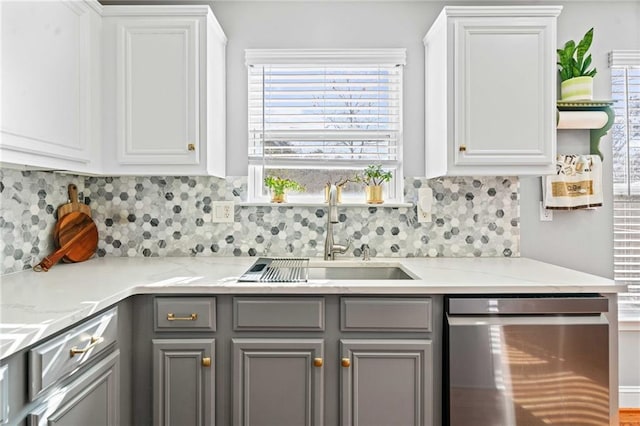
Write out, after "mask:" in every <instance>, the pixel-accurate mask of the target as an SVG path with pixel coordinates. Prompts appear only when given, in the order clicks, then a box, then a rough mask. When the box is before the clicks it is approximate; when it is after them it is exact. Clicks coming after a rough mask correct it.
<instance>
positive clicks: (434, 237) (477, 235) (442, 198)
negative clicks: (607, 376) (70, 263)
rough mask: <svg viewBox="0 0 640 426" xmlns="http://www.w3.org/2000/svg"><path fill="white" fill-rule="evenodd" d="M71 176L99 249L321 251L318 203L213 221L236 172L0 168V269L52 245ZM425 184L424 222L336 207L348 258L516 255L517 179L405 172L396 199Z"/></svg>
mask: <svg viewBox="0 0 640 426" xmlns="http://www.w3.org/2000/svg"><path fill="white" fill-rule="evenodd" d="M72 182H73V183H76V184H77V185H78V188H79V191H81V192H82V193H81V196H82V195H84V197H86V199H85V202H87V203H88V204H89V205H90V206H91V209H92V213H93V219H94V220H95V222H96V224H97V225H98V231H99V234H100V241H99V243H98V252H97V255H98V256H141V257H142V256H261V255H271V256H287V255H289V256H291V255H292V256H309V257H316V256H322V248H323V244H324V237H325V235H324V232H325V227H326V216H325V215H326V209H325V208H322V207H290V206H286V205H284V206H238V205H236V207H235V217H234V222H233V223H212V222H211V219H210V212H211V202H212V201H219V200H229V201H235V202H241V201H245V200H246V193H247V179H246V178H245V177H229V178H227V179H220V178H214V177H201V176H197V177H187V176H182V177H173V176H169V177H155V176H154V177H139V176H138V177H133V176H124V177H89V178H86V177H81V176H74V175H63V174H56V173H51V172H20V171H15V170H10V169H0V197H1V198H0V200H1V204H0V227H1V229H2V240H1V241H0V273H2V274H6V273H10V272H15V271H19V270H22V269H27V268H29V267H31V266H33V265H35V264H36V263H38V262H39V261H40V260H41V259H42V258H43V257H44V256H46V255H47V254H49V253H50V252H51V251H52V250H53V242H52V233H53V227H54V225H55V222H56V220H57V217H56V209H57V207H58V206H59V205H60V204H63V203H65V202H67V196H66V192H67V189H66V188H67V185H68V184H69V183H72ZM422 186H429V187H431V188H432V189H433V193H434V198H435V200H434V204H433V209H432V217H433V222H430V223H418V221H417V215H416V210H415V207H384V205H383V206H376V207H374V206H362V207H339V208H338V212H339V220H340V223H339V224H338V225H337V226H336V227H335V230H334V232H335V236H336V239H338V240H339V241H341V242H343V241H344V240H346V238H347V237H349V236H351V237H352V238H353V246H352V249H351V250H350V253H349V256H359V255H360V254H361V250H360V247H361V245H362V244H365V243H366V244H368V245H369V247H370V248H371V255H372V256H383V257H412V256H429V257H435V256H446V257H470V256H487V257H496V256H500V257H501V256H519V255H520V228H519V181H518V178H517V177H475V178H474V177H454V178H439V179H424V178H405V201H407V202H414V201H415V199H416V198H417V189H418V188H420V187H422Z"/></svg>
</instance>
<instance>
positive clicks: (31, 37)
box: [0, 0, 100, 171]
mask: <svg viewBox="0 0 640 426" xmlns="http://www.w3.org/2000/svg"><path fill="white" fill-rule="evenodd" d="M0 8H1V13H0V15H1V17H2V18H1V20H2V23H1V25H0V27H1V28H2V36H1V37H2V59H1V61H0V62H2V76H1V78H0V80H1V81H2V108H1V110H2V117H1V118H0V123H1V125H0V126H1V127H0V130H1V138H0V139H1V140H2V143H1V144H0V153H1V154H2V161H3V162H8V163H14V164H21V165H27V166H36V167H46V168H55V169H67V170H78V171H86V170H88V166H89V163H90V161H91V155H92V151H91V146H90V143H89V142H90V141H93V140H96V138H95V133H94V132H96V131H97V129H96V128H93V126H92V123H94V121H97V120H96V119H95V118H94V116H93V114H94V113H95V111H96V110H97V109H96V108H94V107H95V103H96V101H97V99H98V97H97V93H98V92H99V86H97V85H96V82H95V81H94V80H95V79H93V78H92V76H93V75H95V74H94V72H95V71H97V69H96V68H97V66H96V60H97V59H98V58H99V53H97V52H99V51H100V44H99V35H98V32H99V25H100V16H99V15H98V14H97V13H96V11H95V10H93V9H92V8H91V7H89V6H88V4H87V3H85V2H82V1H59V0H57V1H46V2H42V1H40V2H37V1H12V2H6V1H5V2H0ZM94 124H95V123H94Z"/></svg>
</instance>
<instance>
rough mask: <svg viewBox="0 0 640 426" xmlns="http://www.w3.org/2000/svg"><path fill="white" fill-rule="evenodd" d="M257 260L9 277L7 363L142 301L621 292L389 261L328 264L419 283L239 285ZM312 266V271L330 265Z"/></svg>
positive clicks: (1, 352) (135, 264)
mask: <svg viewBox="0 0 640 426" xmlns="http://www.w3.org/2000/svg"><path fill="white" fill-rule="evenodd" d="M255 260H256V259H255V258H251V257H218V258H212V257H198V258H193V257H157V258H120V257H104V258H98V259H92V260H89V261H87V262H83V263H75V264H59V265H56V266H55V267H53V268H52V269H51V270H50V271H49V272H46V273H45V272H33V271H32V270H28V271H24V272H19V273H15V274H9V275H5V276H2V277H1V280H2V281H1V283H0V359H3V358H6V357H8V356H10V355H11V354H13V353H16V352H17V351H19V350H21V349H24V348H26V347H28V346H30V345H33V344H34V343H36V342H38V341H40V340H42V339H44V338H46V337H48V336H51V335H53V334H54V333H56V332H58V331H60V330H62V329H63V328H66V327H68V326H70V325H72V324H73V323H75V322H78V321H80V320H82V319H84V318H86V317H88V316H90V315H92V314H93V313H95V312H97V311H100V310H102V309H104V308H106V307H108V306H111V305H113V304H114V303H117V302H119V301H121V300H123V299H125V298H127V297H129V296H132V295H135V294H241V293H245V294H248V293H251V294H329V293H334V294H335V293H338V294H463V293H475V294H484V293H618V292H622V291H625V290H626V287H625V286H621V285H615V284H614V282H613V280H610V279H607V278H602V277H598V276H595V275H590V274H585V273H582V272H578V271H574V270H571V269H567V268H562V267H559V266H554V265H550V264H547V263H543V262H538V261H535V260H531V259H526V258H455V259H454V258H435V259H432V258H393V259H390V258H387V259H379V258H375V259H372V260H371V261H370V262H366V263H365V262H363V261H361V260H353V259H350V260H346V259H345V260H337V261H334V262H326V263H330V264H331V265H336V266H340V267H347V268H348V267H353V266H362V265H368V266H370V267H374V266H376V265H380V266H382V265H386V266H399V267H401V268H402V269H404V270H405V271H406V272H408V273H409V274H410V275H412V276H413V277H415V278H417V279H415V280H336V281H329V280H310V281H309V282H307V283H295V284H292V283H291V284H290V283H277V284H274V283H269V284H267V283H238V282H237V281H236V279H237V278H238V277H239V276H240V275H242V274H243V273H244V272H245V271H246V270H247V269H248V268H249V266H251V265H252V264H253V262H254V261H255ZM324 263H325V262H324V261H322V260H315V259H311V266H313V265H317V266H322V265H323V264H324Z"/></svg>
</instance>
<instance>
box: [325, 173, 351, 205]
mask: <svg viewBox="0 0 640 426" xmlns="http://www.w3.org/2000/svg"><path fill="white" fill-rule="evenodd" d="M349 182H351V179H349V178H340V179H338V180H337V181H335V182H334V185H335V186H336V202H337V203H341V202H342V188H343V187H344V186H345V185H346V184H348V183H349ZM330 189H331V181H329V182H327V184H326V185H325V187H324V202H325V203H328V202H329V190H330Z"/></svg>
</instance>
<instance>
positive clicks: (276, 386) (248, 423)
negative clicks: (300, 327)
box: [232, 338, 324, 426]
mask: <svg viewBox="0 0 640 426" xmlns="http://www.w3.org/2000/svg"><path fill="white" fill-rule="evenodd" d="M232 356H233V377H232V388H233V425H234V426H289V425H290V426H303V425H305V426H312V425H317V426H319V425H322V424H323V406H324V404H323V402H324V401H323V395H324V383H323V376H324V373H323V364H324V341H323V340H322V339H302V338H300V339H297V338H296V339H281V338H252V339H233V340H232Z"/></svg>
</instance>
